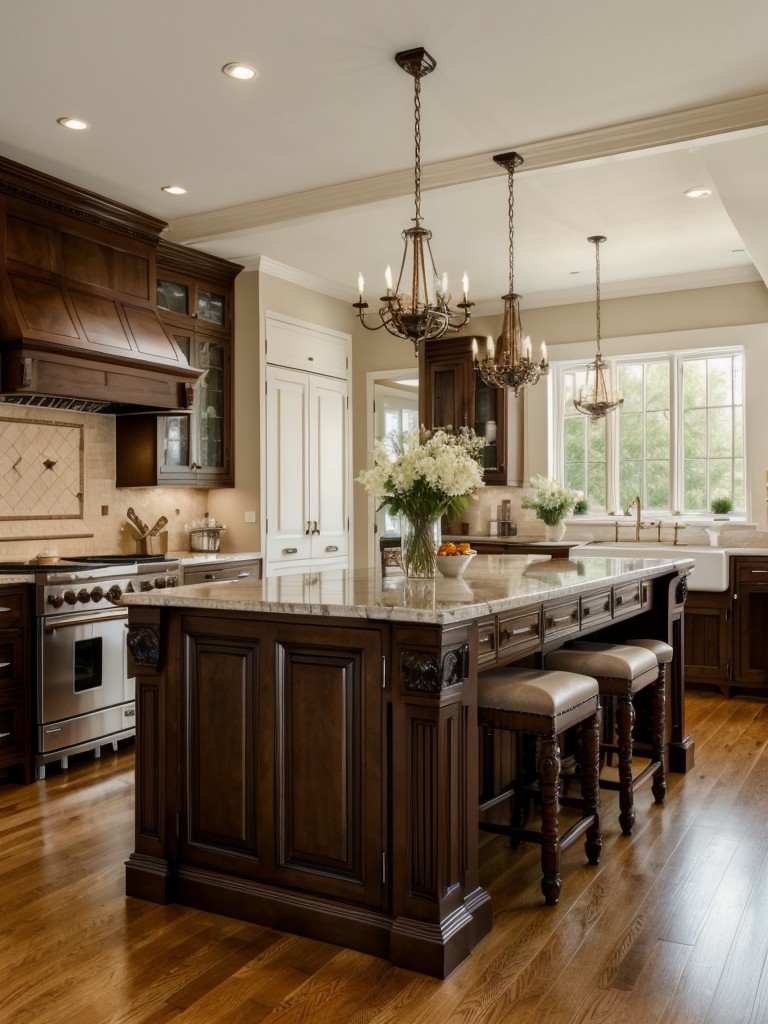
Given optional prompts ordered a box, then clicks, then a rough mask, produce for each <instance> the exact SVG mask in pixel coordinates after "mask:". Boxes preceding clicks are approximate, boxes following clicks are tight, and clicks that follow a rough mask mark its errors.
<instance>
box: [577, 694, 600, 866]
mask: <svg viewBox="0 0 768 1024" xmlns="http://www.w3.org/2000/svg"><path fill="white" fill-rule="evenodd" d="M580 733H581V747H582V762H581V771H582V775H581V796H582V800H583V810H582V812H581V813H582V816H583V817H585V818H586V817H589V815H594V818H595V820H594V822H593V824H592V825H590V827H589V828H588V829H587V834H586V841H585V843H584V849H585V851H586V854H587V860H588V861H589V863H590V864H597V863H598V862H599V860H600V853H601V851H602V849H603V834H602V832H601V831H600V715H599V714H597V715H593V716H592V717H591V718H588V719H587V720H586V721H585V722H582V724H581V729H580Z"/></svg>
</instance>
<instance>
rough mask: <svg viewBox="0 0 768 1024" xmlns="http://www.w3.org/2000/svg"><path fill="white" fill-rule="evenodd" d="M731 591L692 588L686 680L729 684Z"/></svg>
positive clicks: (687, 619) (687, 621) (725, 687)
mask: <svg viewBox="0 0 768 1024" xmlns="http://www.w3.org/2000/svg"><path fill="white" fill-rule="evenodd" d="M731 603H732V600H731V592H730V590H726V591H723V592H722V593H707V592H705V591H697V590H693V591H689V593H688V597H687V599H686V602H685V620H684V621H685V648H684V650H685V681H686V682H687V683H712V684H713V685H715V686H718V687H719V688H720V689H721V690H722V691H723V693H728V691H729V688H730V679H731V675H732V671H731V663H732V657H731V631H732V616H731Z"/></svg>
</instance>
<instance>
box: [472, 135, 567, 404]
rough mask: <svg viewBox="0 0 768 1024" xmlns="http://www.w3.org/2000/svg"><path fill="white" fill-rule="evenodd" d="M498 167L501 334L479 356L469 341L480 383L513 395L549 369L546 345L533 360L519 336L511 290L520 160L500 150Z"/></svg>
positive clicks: (528, 343) (527, 341) (516, 303)
mask: <svg viewBox="0 0 768 1024" xmlns="http://www.w3.org/2000/svg"><path fill="white" fill-rule="evenodd" d="M493 159H494V160H495V161H496V163H497V164H499V165H500V166H501V167H506V169H507V174H508V181H509V202H508V209H509V291H508V292H507V294H506V295H502V299H503V301H504V319H503V321H502V325H501V334H500V335H499V337H498V340H497V341H496V345H495V346H494V344H493V341H492V339H491V338H489V339H488V341H487V343H486V351H485V356H484V358H483V359H480V358H479V353H478V348H477V341H474V340H473V342H472V355H473V357H474V363H475V370H477V372H478V373H479V374H480V378H481V380H482V381H483V383H484V384H487V385H488V386H489V387H492V388H511V389H512V390H513V391H514V393H515V397H517V395H518V394H519V392H520V390H521V389H522V388H528V387H531V385H533V384H536V383H538V381H539V380H540V379H541V377H542V376H544V374H546V373H548V372H549V363H548V362H547V346H546V344H545V343H544V342H543V341H542V343H541V360H540V361H539V362H538V363H534V361H533V358H532V354H531V339H530V338H529V337H528V336H526V337H525V338H524V337H523V325H522V322H521V320H520V298H521V297H520V296H519V295H517V294H516V293H515V226H514V209H515V194H514V174H515V168H516V167H519V166H520V164H522V163H523V158H522V157H521V156H520V154H519V153H500V154H499V155H498V156H495V157H494V158H493Z"/></svg>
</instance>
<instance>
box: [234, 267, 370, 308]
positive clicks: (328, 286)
mask: <svg viewBox="0 0 768 1024" xmlns="http://www.w3.org/2000/svg"><path fill="white" fill-rule="evenodd" d="M242 265H243V268H244V269H245V270H257V271H259V273H261V274H269V275H270V277H278V278H280V280H282V281H288V282H290V284H296V285H299V287H301V288H308V289H309V290H310V291H313V292H319V293H320V294H321V295H326V296H328V297H329V298H332V299H341V300H342V302H349V303H352V302H354V301H355V299H356V298H357V293H356V292H355V291H354V289H353V288H349V287H347V285H339V284H336V283H335V282H334V281H328V280H326V279H325V278H323V277H318V276H317V275H316V274H308V273H306V271H304V270H297V268H296V267H290V266H288V264H287V263H280V262H278V261H277V260H273V259H270V257H269V256H251V257H248V258H246V259H243V260H242Z"/></svg>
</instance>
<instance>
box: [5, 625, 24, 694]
mask: <svg viewBox="0 0 768 1024" xmlns="http://www.w3.org/2000/svg"><path fill="white" fill-rule="evenodd" d="M23 685H24V638H23V635H22V633H11V634H7V633H5V634H4V633H0V690H7V689H8V687H13V686H23Z"/></svg>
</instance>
